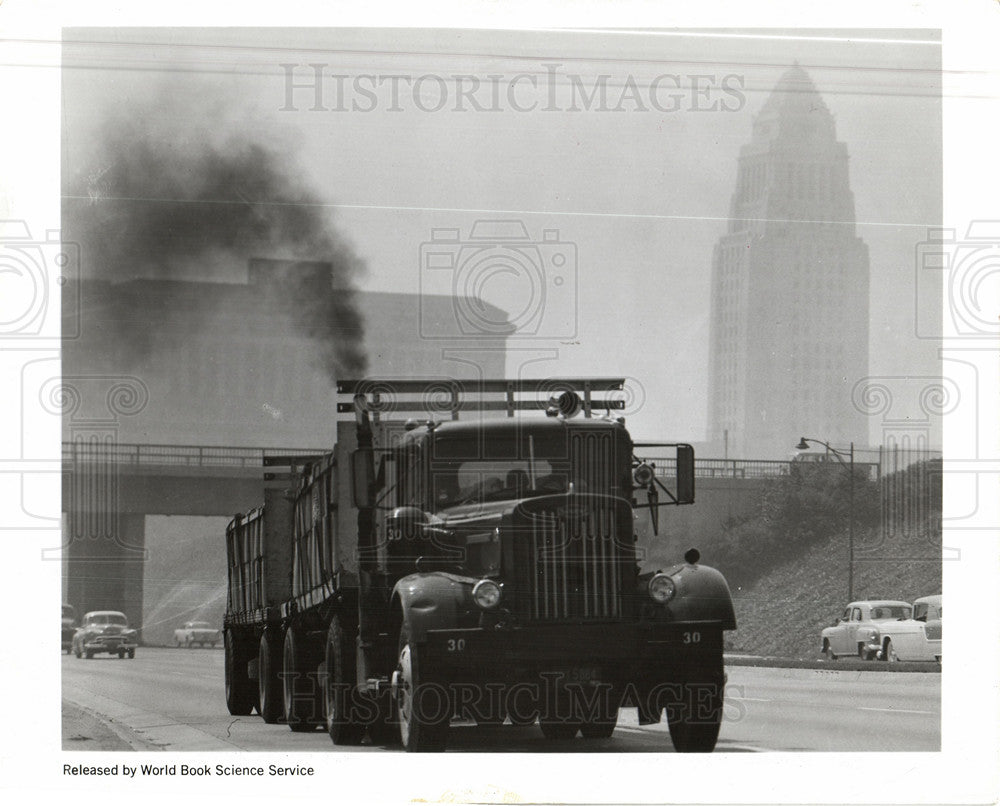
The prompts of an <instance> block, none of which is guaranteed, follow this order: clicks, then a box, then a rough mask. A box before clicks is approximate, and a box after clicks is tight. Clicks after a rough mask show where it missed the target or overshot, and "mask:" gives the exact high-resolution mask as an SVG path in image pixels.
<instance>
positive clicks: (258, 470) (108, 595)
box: [62, 441, 321, 625]
mask: <svg viewBox="0 0 1000 806" xmlns="http://www.w3.org/2000/svg"><path fill="white" fill-rule="evenodd" d="M320 452H321V451H318V450H302V449H265V448H214V447H202V446H167V445H124V444H118V443H115V442H113V441H90V442H75V443H63V478H62V500H63V511H64V512H65V514H66V521H65V529H66V531H67V534H66V535H65V536H64V540H63V545H64V554H65V557H66V564H65V574H66V578H67V579H66V597H67V600H68V601H69V602H70V603H71V604H73V605H74V606H75V607H76V608H77V612H78V613H83V612H85V611H88V610H104V609H107V610H121V611H123V612H124V613H125V614H126V615H127V616H128V617H129V622H130V623H131V624H135V625H140V624H142V623H143V620H142V610H143V607H142V603H143V572H144V568H145V564H146V561H147V559H148V553H147V550H146V538H145V531H146V517H147V516H148V515H214V516H232V515H234V514H235V513H237V512H245V511H246V510H248V509H251V508H253V507H255V506H259V505H260V504H261V502H262V501H263V488H264V469H263V461H264V457H265V456H274V455H278V454H286V455H287V454H309V453H320ZM222 547H223V542H222V535H220V536H219V550H220V551H222Z"/></svg>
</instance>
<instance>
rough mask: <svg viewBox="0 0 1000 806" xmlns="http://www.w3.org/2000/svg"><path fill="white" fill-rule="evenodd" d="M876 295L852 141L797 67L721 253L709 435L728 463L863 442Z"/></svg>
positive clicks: (766, 128)
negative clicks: (858, 386) (806, 446)
mask: <svg viewBox="0 0 1000 806" xmlns="http://www.w3.org/2000/svg"><path fill="white" fill-rule="evenodd" d="M868 299H869V294H868V248H867V246H866V245H865V244H864V242H863V241H862V240H861V239H860V238H858V237H857V235H856V232H855V218H854V196H853V194H852V193H851V189H850V184H849V175H848V156H847V147H846V146H845V144H844V143H841V142H838V141H837V135H836V130H835V124H834V119H833V115H831V114H830V111H829V110H828V109H827V107H826V104H825V103H824V102H823V99H822V98H821V97H820V95H819V93H818V92H817V91H816V87H815V86H814V85H813V83H812V80H811V79H810V78H809V75H808V74H807V73H806V72H805V70H803V69H802V68H801V67H799V66H798V65H797V64H796V65H795V66H794V67H792V68H791V69H789V70H788V71H787V72H786V73H785V74H784V75H783V76H782V77H781V79H780V81H779V82H778V85H777V86H776V87H775V89H774V92H773V93H772V94H771V96H770V98H769V99H768V100H767V102H766V103H765V104H764V106H763V108H762V109H761V111H760V112H759V114H758V115H757V116H756V117H755V118H754V122H753V136H752V138H751V140H750V142H749V143H747V144H746V145H745V146H743V148H742V149H741V151H740V157H739V176H738V179H737V183H736V190H735V192H734V193H733V198H732V204H731V206H730V213H729V226H728V231H727V233H726V234H725V235H724V236H723V237H722V238H720V239H719V242H718V244H716V247H715V252H714V255H713V261H712V319H711V350H710V356H711V376H710V379H711V380H710V389H709V392H710V405H709V438H710V439H711V440H712V441H713V442H716V443H717V445H718V446H719V447H720V448H721V447H722V446H723V445H725V446H726V448H727V450H728V455H729V456H730V457H731V458H787V456H788V455H789V453H791V452H792V450H793V447H794V445H795V443H796V442H797V441H798V439H799V437H801V436H803V435H805V436H807V437H815V438H817V439H821V440H825V441H827V442H830V443H831V444H834V446H835V447H836V445H837V444H838V443H842V444H845V445H846V443H848V442H851V441H853V442H855V443H856V444H865V443H867V424H866V421H865V417H864V415H863V414H861V413H860V412H859V411H858V410H857V409H856V408H855V407H854V406H853V405H852V401H851V391H852V389H853V387H854V385H855V383H857V382H858V381H859V380H861V379H862V378H864V377H865V376H866V375H867V374H868Z"/></svg>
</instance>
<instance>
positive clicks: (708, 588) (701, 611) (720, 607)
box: [667, 564, 736, 630]
mask: <svg viewBox="0 0 1000 806" xmlns="http://www.w3.org/2000/svg"><path fill="white" fill-rule="evenodd" d="M667 573H668V574H670V576H671V577H673V580H674V584H675V585H676V586H677V592H676V593H675V594H674V598H673V599H671V600H670V604H669V609H670V614H671V616H672V617H673V619H674V620H675V621H719V622H722V629H724V630H735V629H736V611H735V610H734V609H733V597H732V594H730V592H729V585H728V583H727V582H726V579H725V577H723V576H722V574H721V573H719V572H718V571H716V570H715V569H714V568H711V567H710V566H707V565H697V564H696V565H691V564H685V565H678V566H674V567H673V568H671V569H670V570H669V571H667Z"/></svg>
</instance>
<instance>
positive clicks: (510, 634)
mask: <svg viewBox="0 0 1000 806" xmlns="http://www.w3.org/2000/svg"><path fill="white" fill-rule="evenodd" d="M722 632H723V630H722V624H721V623H720V622H705V623H696V624H691V623H688V624H682V625H678V624H663V623H657V624H644V623H633V624H620V623H613V624H607V623H605V624H557V625H538V626H530V627H524V628H521V629H516V630H501V631H489V630H484V629H481V628H472V629H447V630H428V631H427V637H426V642H425V643H424V644H423V645H422V646H421V645H418V650H419V652H420V655H421V669H422V674H421V679H422V681H423V682H424V683H428V684H432V685H437V686H439V687H443V688H444V689H451V690H452V692H451V695H452V698H453V699H457V700H459V701H463V700H464V701H467V702H473V701H478V699H479V698H480V697H482V696H484V695H485V694H489V693H490V692H497V691H505V692H510V691H512V690H519V691H520V695H519V696H520V701H522V702H523V701H524V699H525V698H527V699H528V700H532V699H533V700H535V701H536V703H541V701H543V700H544V699H545V698H546V697H550V696H551V695H552V694H553V693H555V692H558V691H562V690H564V689H567V688H569V689H572V688H576V689H581V690H586V691H604V692H606V693H607V697H608V698H609V700H611V701H613V702H614V703H617V704H621V705H624V706H628V705H632V706H635V707H638V708H639V717H640V721H641V722H642V723H649V722H656V721H658V720H659V711H660V706H659V705H657V704H656V703H657V702H658V700H657V692H660V693H662V691H663V689H664V687H665V686H671V685H688V684H697V685H708V686H717V687H721V686H724V684H725V680H724V674H723V670H722ZM504 696H507V695H504ZM507 699H509V696H507ZM615 707H617V706H615Z"/></svg>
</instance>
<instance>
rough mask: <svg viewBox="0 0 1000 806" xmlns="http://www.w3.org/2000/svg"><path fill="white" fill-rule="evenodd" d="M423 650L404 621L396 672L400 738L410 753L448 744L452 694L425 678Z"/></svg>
mask: <svg viewBox="0 0 1000 806" xmlns="http://www.w3.org/2000/svg"><path fill="white" fill-rule="evenodd" d="M420 653H421V650H420V647H418V646H417V644H416V643H415V642H413V641H411V640H410V626H409V625H408V624H406V623H404V624H403V626H402V629H400V631H399V655H398V660H397V663H396V672H395V674H394V675H393V692H394V694H395V697H396V715H397V718H398V720H399V738H400V741H401V742H402V744H403V748H404V749H405V750H406V751H407V752H409V753H427V752H441V751H443V750H444V749H445V746H446V745H447V744H448V723H449V722H450V721H451V710H452V709H451V698H450V697H449V696H448V692H447V690H446V689H445V688H444V687H443V686H434V685H429V684H428V683H427V682H426V681H424V680H423V678H422V670H421V657H420Z"/></svg>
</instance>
